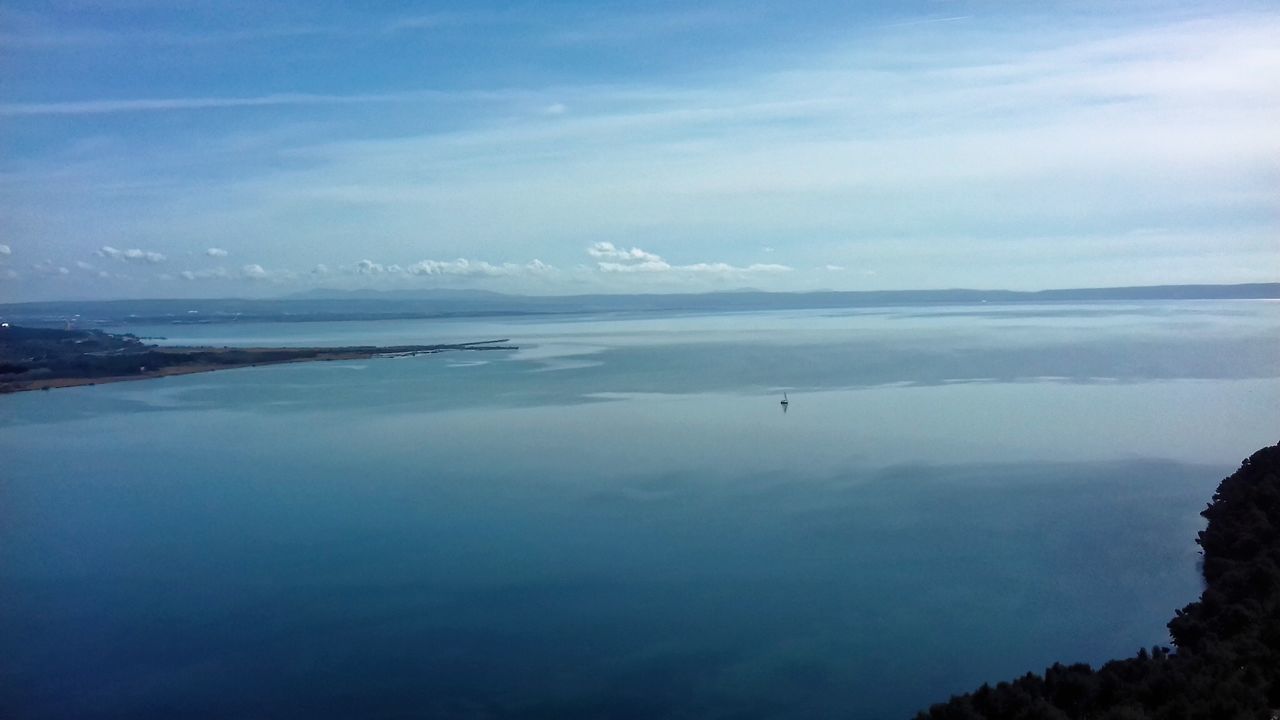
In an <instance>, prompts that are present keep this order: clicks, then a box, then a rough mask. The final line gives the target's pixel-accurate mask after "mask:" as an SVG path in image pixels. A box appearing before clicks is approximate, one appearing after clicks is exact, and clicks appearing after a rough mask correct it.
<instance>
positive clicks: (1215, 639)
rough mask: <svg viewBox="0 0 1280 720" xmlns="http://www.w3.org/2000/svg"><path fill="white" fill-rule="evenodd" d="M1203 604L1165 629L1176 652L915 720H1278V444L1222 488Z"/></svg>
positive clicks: (985, 697) (1025, 686)
mask: <svg viewBox="0 0 1280 720" xmlns="http://www.w3.org/2000/svg"><path fill="white" fill-rule="evenodd" d="M1201 514H1202V515H1203V516H1204V517H1205V518H1207V519H1208V521H1209V525H1208V527H1207V528H1206V529H1205V530H1204V531H1203V532H1201V533H1200V536H1199V538H1198V540H1197V542H1198V543H1199V544H1200V547H1201V548H1202V549H1203V553H1204V563H1203V569H1204V580H1205V590H1204V593H1203V594H1202V595H1201V596H1200V600H1199V601H1197V602H1193V603H1191V604H1190V605H1188V606H1186V607H1185V608H1183V609H1181V610H1179V611H1177V614H1176V616H1175V617H1174V618H1173V620H1172V621H1170V622H1169V631H1170V634H1171V635H1172V637H1173V643H1174V646H1175V647H1176V652H1174V651H1172V650H1170V649H1169V648H1159V647H1157V648H1153V649H1152V651H1151V652H1147V651H1146V650H1141V651H1139V652H1138V654H1137V656H1136V657H1132V658H1129V659H1126V660H1114V661H1112V662H1109V663H1107V664H1105V665H1103V666H1102V667H1101V668H1099V669H1098V670H1094V669H1092V668H1091V667H1089V666H1088V665H1083V664H1081V665H1069V666H1064V665H1060V664H1055V665H1054V666H1053V667H1050V668H1049V669H1047V670H1046V671H1045V673H1044V675H1043V676H1041V675H1035V674H1033V673H1028V674H1026V675H1024V676H1023V677H1021V678H1019V679H1017V680H1014V681H1013V682H1002V683H1000V684H998V685H996V686H995V687H991V686H989V685H983V686H982V688H980V689H979V690H978V691H977V692H974V693H970V694H967V695H961V696H959V697H953V698H952V699H951V700H950V701H949V702H946V703H942V704H939V705H934V706H933V707H931V708H930V709H929V710H928V711H927V712H921V713H920V714H919V715H918V716H917V720H1039V719H1044V720H1068V719H1070V720H1075V719H1081V720H1084V719H1086V718H1088V719H1090V720H1092V719H1095V718H1096V719H1097V720H1141V719H1146V718H1151V719H1154V720H1236V719H1240V720H1244V719H1246V718H1248V719H1249V720H1254V719H1269V718H1275V717H1278V716H1280V710H1277V708H1280V445H1274V446H1272V447H1268V448H1264V449H1262V450H1259V451H1258V452H1256V453H1254V455H1253V456H1252V457H1250V458H1249V459H1248V460H1245V461H1244V464H1243V465H1242V466H1241V467H1240V469H1239V470H1238V471H1236V472H1235V473H1234V474H1233V475H1231V476H1230V477H1228V478H1226V479H1225V480H1223V481H1222V484H1221V485H1219V486H1218V491H1217V492H1216V493H1215V494H1214V496H1213V502H1212V503H1210V505H1209V507H1208V508H1207V509H1206V510H1205V511H1204V512H1203V513H1201Z"/></svg>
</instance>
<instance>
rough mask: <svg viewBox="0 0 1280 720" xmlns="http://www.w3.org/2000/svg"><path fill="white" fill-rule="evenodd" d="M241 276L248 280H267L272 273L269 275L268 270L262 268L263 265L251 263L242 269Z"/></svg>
mask: <svg viewBox="0 0 1280 720" xmlns="http://www.w3.org/2000/svg"><path fill="white" fill-rule="evenodd" d="M240 274H241V275H243V276H244V277H246V278H249V279H250V280H265V279H267V277H268V276H269V274H270V273H268V272H267V270H266V268H264V267H262V266H261V265H259V264H257V263H251V264H249V265H245V266H244V267H242V268H240Z"/></svg>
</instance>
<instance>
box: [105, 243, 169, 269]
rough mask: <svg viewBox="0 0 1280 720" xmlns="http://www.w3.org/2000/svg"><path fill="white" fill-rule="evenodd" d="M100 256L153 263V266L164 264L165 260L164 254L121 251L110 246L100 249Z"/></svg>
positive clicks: (147, 251)
mask: <svg viewBox="0 0 1280 720" xmlns="http://www.w3.org/2000/svg"><path fill="white" fill-rule="evenodd" d="M98 255H99V256H100V257H105V258H111V259H112V260H121V261H128V262H144V263H151V264H153V265H154V264H155V263H162V262H164V260H165V257H164V255H163V254H162V253H158V252H155V251H154V250H141V249H139V248H130V249H128V250H120V249H118V248H114V247H111V246H110V245H103V246H102V247H101V248H99V249H98Z"/></svg>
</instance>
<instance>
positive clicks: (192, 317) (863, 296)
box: [0, 283, 1280, 325]
mask: <svg viewBox="0 0 1280 720" xmlns="http://www.w3.org/2000/svg"><path fill="white" fill-rule="evenodd" d="M1268 298H1273V299H1280V283H1251V284H1246V285H1156V286H1142V287H1113V288H1076V289H1062V290H1040V291H1035V292H1020V291H1014V290H965V289H951V290H876V291H863V292H836V291H824V292H799V293H773V292H761V291H758V290H740V291H733V292H713V293H685V294H645V295H558V296H534V295H504V294H502V293H495V292H489V291H485V290H387V291H376V290H351V291H346V290H326V289H317V290H309V291H306V292H302V293H297V294H294V295H289V296H286V297H282V298H275V299H256V300H248V299H234V298H222V299H197V300H181V299H162V300H97V301H93V300H85V301H58V302H31V303H11V304H0V320H3V321H6V322H13V323H15V324H26V325H62V324H63V323H65V322H67V321H68V320H70V319H75V320H76V321H77V322H78V323H80V324H82V325H154V324H169V323H173V324H191V323H220V322H307V321H335V320H389V319H413V318H439V317H491V316H519V315H549V314H573V313H600V312H620V313H621V312H626V313H645V312H732V311H745V310H801V309H822V308H856V307H893V306H912V305H977V304H981V303H998V304H1014V303H1018V304H1035V303H1060V302H1100V301H1145V300H1234V299H1268Z"/></svg>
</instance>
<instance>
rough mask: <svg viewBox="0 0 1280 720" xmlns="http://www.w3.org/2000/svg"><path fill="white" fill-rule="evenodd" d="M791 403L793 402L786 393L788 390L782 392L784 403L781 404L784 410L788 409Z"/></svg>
mask: <svg viewBox="0 0 1280 720" xmlns="http://www.w3.org/2000/svg"><path fill="white" fill-rule="evenodd" d="M790 404H791V403H790V402H789V401H788V400H787V393H786V392H783V393H782V403H781V405H782V409H783V410H786V409H787V406H788V405H790Z"/></svg>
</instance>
